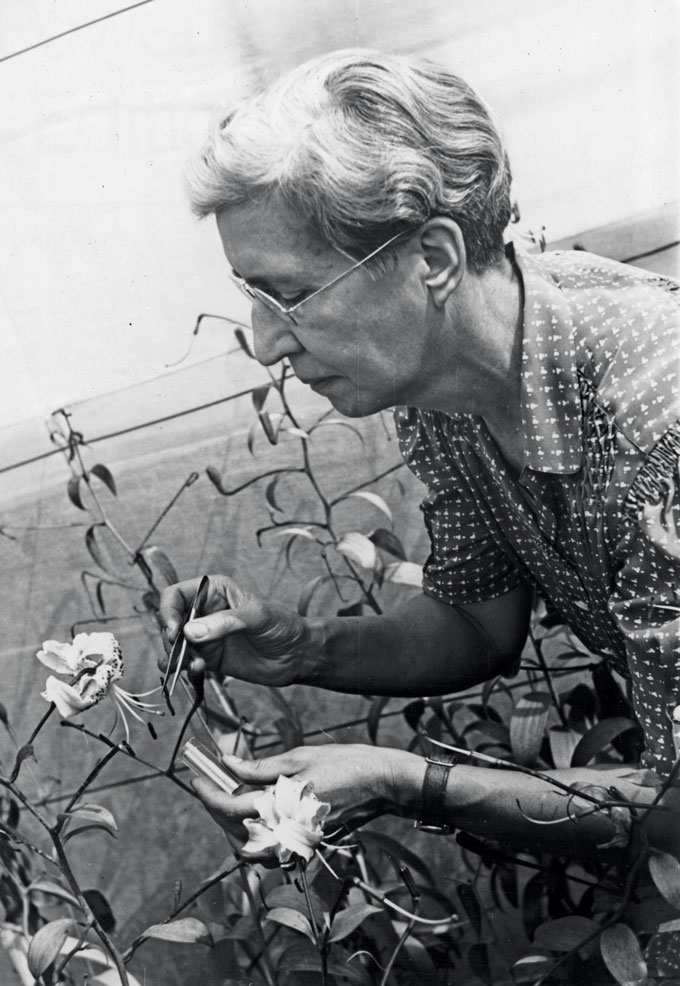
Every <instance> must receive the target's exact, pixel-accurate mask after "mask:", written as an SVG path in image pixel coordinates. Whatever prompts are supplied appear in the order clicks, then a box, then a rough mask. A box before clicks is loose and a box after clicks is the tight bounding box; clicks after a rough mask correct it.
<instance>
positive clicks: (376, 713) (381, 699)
mask: <svg viewBox="0 0 680 986" xmlns="http://www.w3.org/2000/svg"><path fill="white" fill-rule="evenodd" d="M389 700H390V696H389V695H377V696H376V697H375V698H374V699H373V700H372V701H371V707H370V709H369V710H368V715H367V717H366V728H367V729H368V735H369V737H370V740H371V743H373V745H374V746H375V744H376V743H377V742H378V727H379V726H380V717H381V715H382V710H383V709H384V708H385V706H386V705H387V703H388V702H389Z"/></svg>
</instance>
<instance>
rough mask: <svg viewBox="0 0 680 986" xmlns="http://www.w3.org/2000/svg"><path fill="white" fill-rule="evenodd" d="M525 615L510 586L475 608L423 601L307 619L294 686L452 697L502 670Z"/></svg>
mask: <svg viewBox="0 0 680 986" xmlns="http://www.w3.org/2000/svg"><path fill="white" fill-rule="evenodd" d="M526 616H527V603H526V596H525V593H524V591H523V590H521V589H520V588H519V587H518V589H517V590H513V591H512V592H511V593H508V594H507V596H504V597H500V598H499V599H496V600H491V601H490V602H489V603H484V604H478V605H477V606H460V607H454V606H449V605H446V604H444V603H440V602H438V601H437V600H434V599H432V598H430V597H428V596H425V595H423V596H419V597H416V598H415V599H411V600H409V602H407V603H406V604H405V605H404V606H402V607H400V608H399V610H397V611H395V612H393V613H389V614H386V615H385V616H362V617H333V618H330V619H319V620H311V621H309V623H310V645H309V648H308V654H307V656H306V658H305V660H304V661H303V662H302V667H301V670H300V673H299V675H298V682H299V683H301V684H307V685H316V686H317V687H321V688H329V689H333V690H335V691H342V692H350V693H363V692H369V693H371V694H380V695H404V696H411V695H438V694H444V693H445V692H449V691H458V690H460V689H462V688H467V687H469V686H471V685H475V684H479V683H480V682H482V681H485V680H487V679H489V678H492V677H494V676H495V675H497V674H500V673H502V672H503V671H505V670H507V669H508V667H509V665H510V664H511V663H512V661H513V660H514V659H515V658H516V657H517V656H518V655H519V653H520V652H521V649H522V646H523V644H524V639H525V636H526Z"/></svg>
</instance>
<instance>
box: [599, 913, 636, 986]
mask: <svg viewBox="0 0 680 986" xmlns="http://www.w3.org/2000/svg"><path fill="white" fill-rule="evenodd" d="M600 951H601V952H602V958H603V959H604V963H605V965H606V966H607V968H608V969H609V971H610V973H611V974H612V976H613V977H614V979H615V980H616V981H617V983H620V986H643V983H645V982H646V980H647V963H646V962H645V960H644V958H643V956H642V950H641V948H640V943H639V942H638V940H637V936H636V935H635V933H634V932H633V931H632V929H631V928H629V927H628V925H627V924H614V925H612V927H611V928H605V930H604V931H603V932H602V935H601V936H600Z"/></svg>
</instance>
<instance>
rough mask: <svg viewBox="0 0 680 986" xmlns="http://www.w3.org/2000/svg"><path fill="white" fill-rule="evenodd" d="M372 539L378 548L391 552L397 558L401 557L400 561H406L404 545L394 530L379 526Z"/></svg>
mask: <svg viewBox="0 0 680 986" xmlns="http://www.w3.org/2000/svg"><path fill="white" fill-rule="evenodd" d="M370 540H371V541H372V542H373V544H374V545H375V546H376V548H382V550H383V551H387V552H389V554H391V555H394V557H395V558H399V560H400V561H406V552H405V551H404V546H403V544H402V543H401V541H400V540H399V538H398V537H397V535H396V534H393V533H392V531H388V530H387V529H386V528H385V527H379V528H378V529H377V530H376V531H373V533H372V534H371V537H370Z"/></svg>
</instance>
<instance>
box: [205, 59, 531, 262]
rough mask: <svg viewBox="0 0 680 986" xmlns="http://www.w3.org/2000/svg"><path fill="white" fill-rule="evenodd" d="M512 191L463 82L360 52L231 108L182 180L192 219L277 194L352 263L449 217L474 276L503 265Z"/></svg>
mask: <svg viewBox="0 0 680 986" xmlns="http://www.w3.org/2000/svg"><path fill="white" fill-rule="evenodd" d="M510 181H511V174H510V165H509V161H508V157H507V153H506V151H505V148H504V145H503V141H502V139H501V136H500V134H499V132H498V130H497V129H496V127H495V125H494V123H493V121H492V119H491V116H490V114H489V111H488V109H487V108H486V106H485V104H484V103H483V102H482V100H481V99H480V98H479V97H478V96H477V94H476V93H475V92H474V91H473V90H472V89H471V88H470V87H469V86H468V85H467V84H466V83H465V82H464V81H463V80H462V79H460V78H459V77H458V76H456V75H454V74H453V73H452V72H449V71H447V70H446V69H444V68H442V67H441V66H439V65H437V64H435V63H433V62H429V61H426V60H424V59H416V58H412V57H408V56H402V55H392V54H383V53H380V52H377V51H371V50H363V49H356V50H344V51H336V52H333V53H331V54H328V55H323V56H321V57H319V58H315V59H312V60H311V61H309V62H306V63H305V64H303V65H301V66H299V67H298V68H295V69H293V70H292V71H290V72H288V73H287V74H285V75H283V76H282V77H281V78H279V79H278V80H277V81H275V82H274V83H273V84H272V85H270V86H269V87H268V88H266V89H265V90H264V91H263V92H261V93H259V94H258V95H255V96H253V97H251V98H248V99H246V100H244V101H243V102H241V103H239V104H238V105H237V106H236V107H235V108H234V109H233V110H232V111H231V112H230V113H229V115H228V116H227V117H226V118H225V119H223V120H222V121H221V122H220V123H219V124H218V125H217V126H216V127H215V128H214V130H213V131H212V133H211V134H210V136H209V138H208V140H207V142H206V144H205V146H204V148H203V149H202V152H201V154H200V156H199V157H198V159H197V160H196V162H195V164H194V166H193V168H192V169H191V170H190V172H189V174H188V176H187V186H188V190H189V197H190V201H191V205H192V208H193V210H194V212H195V213H196V214H197V215H198V216H201V217H203V216H207V215H209V214H211V213H218V212H220V211H221V210H222V209H225V208H228V207H229V206H233V205H237V204H241V203H243V202H248V201H258V200H262V199H265V198H266V197H268V196H276V197H277V199H278V200H279V201H283V202H284V203H285V204H286V205H288V206H289V207H290V208H291V209H293V210H294V211H295V212H296V213H297V214H298V215H302V216H304V217H305V219H306V220H307V221H308V222H309V223H310V224H311V225H312V226H313V227H314V228H315V229H316V230H317V231H318V232H319V233H320V235H321V236H322V237H323V238H324V239H325V240H326V242H328V243H329V244H330V245H332V246H333V247H335V248H337V249H340V250H342V251H343V252H345V253H348V254H349V255H351V256H353V257H357V258H360V257H362V256H366V254H368V253H370V251H371V250H373V249H375V248H376V247H377V246H378V245H379V244H380V243H382V242H384V241H385V240H387V239H389V237H390V236H392V235H394V234H396V233H398V232H400V231H401V230H410V229H416V228H417V227H418V226H419V225H420V224H421V223H423V222H425V221H426V220H427V219H429V218H430V217H432V216H437V215H438V216H448V217H450V218H451V219H453V220H455V221H456V222H457V223H458V224H459V226H460V228H461V230H462V233H463V237H464V240H465V245H466V252H467V262H468V266H469V267H470V268H471V269H472V270H473V271H475V272H477V273H480V272H481V271H483V270H485V269H486V268H487V267H490V266H494V265H495V264H496V263H498V261H499V260H500V258H501V257H502V256H503V232H504V230H505V227H506V226H507V224H508V222H509V220H510V211H511V206H510Z"/></svg>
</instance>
